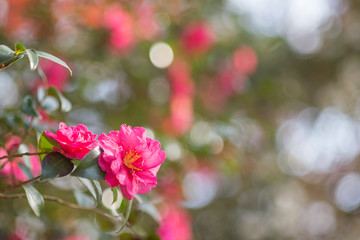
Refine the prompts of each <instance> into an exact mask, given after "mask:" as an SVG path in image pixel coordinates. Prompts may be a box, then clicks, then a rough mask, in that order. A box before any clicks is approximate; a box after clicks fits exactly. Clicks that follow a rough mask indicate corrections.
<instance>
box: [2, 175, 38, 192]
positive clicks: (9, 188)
mask: <svg viewBox="0 0 360 240" xmlns="http://www.w3.org/2000/svg"><path fill="white" fill-rule="evenodd" d="M39 178H40V176H37V177H35V178H31V179H29V180H27V181H25V182H21V183H19V184H17V185H14V186H9V187H7V188H4V189H2V190H0V193H4V192H8V191H10V190H13V189H15V188H17V187H20V186H22V185H25V184H27V183H30V182H32V181H35V180H37V179H39Z"/></svg>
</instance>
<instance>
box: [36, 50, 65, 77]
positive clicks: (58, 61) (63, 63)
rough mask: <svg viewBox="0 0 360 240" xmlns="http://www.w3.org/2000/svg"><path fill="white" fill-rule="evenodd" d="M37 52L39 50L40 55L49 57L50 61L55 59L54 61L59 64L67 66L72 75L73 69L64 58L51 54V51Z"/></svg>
mask: <svg viewBox="0 0 360 240" xmlns="http://www.w3.org/2000/svg"><path fill="white" fill-rule="evenodd" d="M36 52H37V54H38V56H39V57H42V58H46V59H48V60H50V61H53V62H55V63H57V64H59V65H61V66H63V67H66V68H67V69H68V70H69V71H70V75H72V71H71V69H70V67H69V66H68V65H67V64H66V63H65V62H64V61H63V60H61V59H60V58H57V57H55V56H53V55H51V54H49V53H46V52H41V51H36Z"/></svg>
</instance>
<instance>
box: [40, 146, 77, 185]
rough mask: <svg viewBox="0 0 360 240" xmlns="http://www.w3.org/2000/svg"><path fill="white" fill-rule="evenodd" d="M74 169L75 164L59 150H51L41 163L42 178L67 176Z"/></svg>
mask: <svg viewBox="0 0 360 240" xmlns="http://www.w3.org/2000/svg"><path fill="white" fill-rule="evenodd" d="M73 169H74V164H73V163H72V162H71V159H70V158H67V157H65V156H63V155H62V154H61V153H59V152H51V153H48V154H47V155H46V156H45V157H44V159H43V161H42V163H41V176H40V180H44V179H48V178H56V177H63V176H66V175H68V174H69V173H71V171H72V170H73Z"/></svg>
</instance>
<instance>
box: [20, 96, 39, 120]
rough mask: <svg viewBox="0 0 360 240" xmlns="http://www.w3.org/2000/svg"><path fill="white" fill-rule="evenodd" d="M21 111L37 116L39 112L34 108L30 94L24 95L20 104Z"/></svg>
mask: <svg viewBox="0 0 360 240" xmlns="http://www.w3.org/2000/svg"><path fill="white" fill-rule="evenodd" d="M21 111H22V112H23V113H25V114H27V115H29V116H33V117H39V113H38V111H37V110H36V108H35V102H34V99H33V98H32V97H31V96H30V95H27V96H25V98H24V100H23V102H22V104H21Z"/></svg>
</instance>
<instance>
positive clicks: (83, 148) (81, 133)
mask: <svg viewBox="0 0 360 240" xmlns="http://www.w3.org/2000/svg"><path fill="white" fill-rule="evenodd" d="M45 134H46V136H48V137H49V138H52V139H54V140H56V141H57V142H58V143H59V145H60V147H61V149H57V148H54V150H56V151H59V152H60V153H61V154H63V155H64V156H65V157H68V158H71V159H72V158H78V159H82V158H83V157H84V156H85V155H86V154H87V153H88V152H89V151H90V150H91V149H93V148H95V147H96V146H97V145H98V142H97V141H96V137H97V135H96V134H93V133H92V132H90V131H89V130H88V129H87V127H86V126H85V125H82V124H79V125H77V126H76V127H68V126H67V125H66V124H65V123H63V122H61V123H60V124H59V130H57V131H56V134H55V133H53V132H50V131H45Z"/></svg>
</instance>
